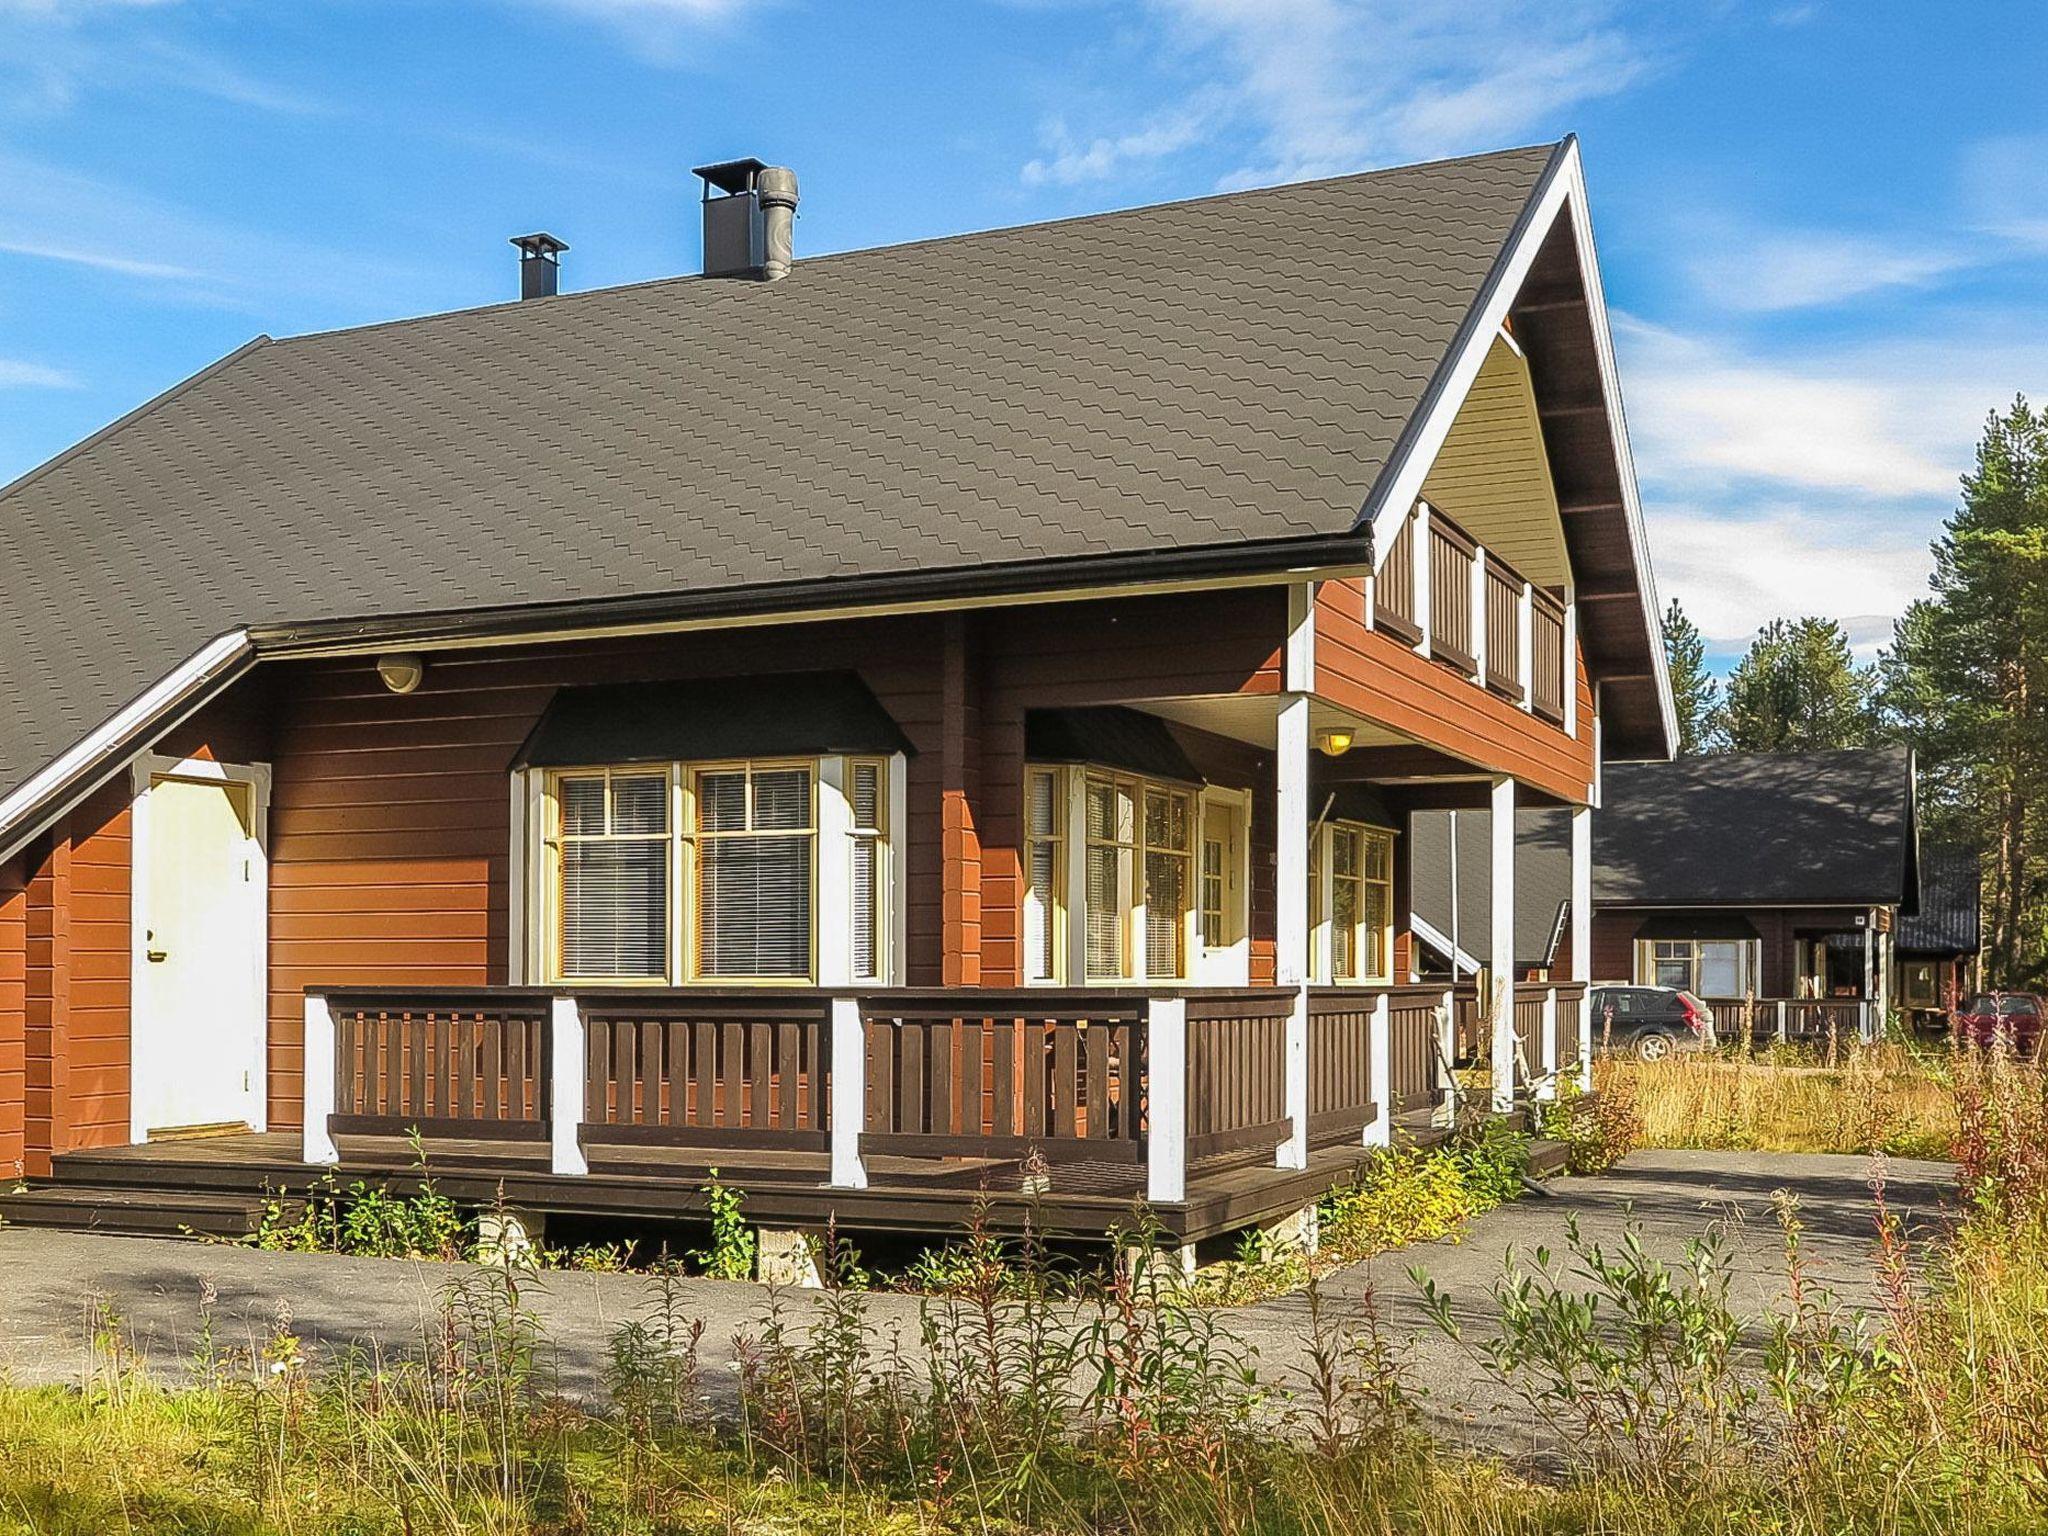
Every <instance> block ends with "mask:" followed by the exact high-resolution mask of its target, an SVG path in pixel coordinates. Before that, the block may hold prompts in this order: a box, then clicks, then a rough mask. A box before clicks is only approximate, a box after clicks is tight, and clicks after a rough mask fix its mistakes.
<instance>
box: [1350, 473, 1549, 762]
mask: <svg viewBox="0 0 2048 1536" xmlns="http://www.w3.org/2000/svg"><path fill="white" fill-rule="evenodd" d="M1372 624H1373V627H1374V628H1375V629H1378V630H1382V631H1384V632H1385V633H1387V634H1388V635H1391V636H1393V637H1394V638H1395V639H1397V640H1399V641H1401V642H1402V643H1403V644H1404V645H1410V646H1413V647H1415V648H1416V649H1418V650H1424V651H1426V652H1427V654H1428V655H1429V656H1431V657H1432V658H1433V659H1435V660H1436V661H1438V662H1440V663H1442V664H1443V665H1444V666H1446V667H1448V668H1450V669H1451V670H1453V671H1455V672H1459V673H1462V674H1464V675H1465V676H1466V677H1467V678H1469V679H1471V680H1472V681H1473V682H1474V683H1476V684H1478V685H1480V686H1481V687H1484V688H1487V689H1489V690H1490V691H1492V692H1494V693H1496V694H1498V695H1500V696H1501V697H1503V698H1506V699H1508V700H1510V701H1512V702H1513V703H1515V704H1517V705H1519V706H1521V707H1522V708H1525V709H1528V710H1530V711H1531V712H1532V713H1535V714H1537V715H1540V716H1542V717H1543V718H1544V719H1546V720H1548V721H1550V722H1551V723H1553V724H1558V725H1562V724H1564V723H1565V721H1566V720H1567V718H1568V716H1569V711H1568V710H1567V709H1566V707H1565V704H1566V700H1567V698H1568V690H1569V689H1570V687H1571V683H1572V677H1571V671H1572V658H1571V656H1570V654H1569V649H1570V648H1569V646H1568V645H1567V644H1566V634H1565V631H1566V627H1567V625H1566V615H1565V608H1564V605H1563V604H1562V603H1560V602H1559V601H1558V599H1557V597H1556V596H1555V595H1554V594H1552V593H1550V592H1548V591H1545V590H1544V589H1543V588H1541V587H1538V586H1535V585H1534V584H1532V583H1531V582H1530V581H1529V580H1528V579H1527V578H1525V577H1524V576H1523V575H1522V574H1521V572H1519V571H1517V570H1516V569H1515V568H1514V566H1512V565H1511V564H1509V563H1508V562H1507V561H1505V560H1503V559H1501V558H1500V557H1499V556H1498V555H1496V554H1495V553H1494V552H1493V551H1491V550H1489V549H1486V548H1484V547H1483V546H1482V545H1480V544H1479V543H1478V541H1477V540H1475V539H1474V538H1473V537H1472V536H1471V535H1470V534H1468V533H1467V532H1466V531H1465V530H1464V529H1463V528H1461V527H1459V526H1458V525H1457V523H1455V522H1453V521H1452V520H1451V519H1450V518H1448V517H1446V516H1444V514H1443V513H1441V512H1439V511H1437V510H1436V509H1435V508H1434V507H1424V506H1421V505H1418V506H1417V507H1416V509H1415V511H1414V512H1413V513H1411V514H1410V515H1409V516H1408V517H1406V518H1404V519H1402V521H1401V526H1400V528H1399V529H1398V530H1397V531H1396V532H1395V535H1394V540H1393V543H1392V545H1391V546H1390V547H1389V549H1388V551H1387V556H1386V558H1385V559H1384V560H1382V561H1381V562H1380V564H1379V569H1378V572H1377V574H1376V575H1375V576H1374V578H1373V583H1372Z"/></svg>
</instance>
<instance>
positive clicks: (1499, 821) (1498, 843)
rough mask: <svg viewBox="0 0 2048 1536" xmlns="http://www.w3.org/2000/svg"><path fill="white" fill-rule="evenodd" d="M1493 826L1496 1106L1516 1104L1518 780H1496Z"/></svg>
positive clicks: (1499, 1110) (1504, 1107) (1499, 1108)
mask: <svg viewBox="0 0 2048 1536" xmlns="http://www.w3.org/2000/svg"><path fill="white" fill-rule="evenodd" d="M1489 809H1490V811H1491V813H1492V814H1491V816H1490V817H1489V820H1490V822H1491V826H1492V832H1493V857H1492V861H1491V867H1492V875H1493V881H1492V896H1491V916H1492V922H1491V924H1490V925H1489V928H1488V938H1489V943H1490V948H1489V949H1488V951H1487V953H1488V955H1489V956H1490V966H1491V979H1492V988H1491V991H1492V996H1491V997H1490V998H1489V999H1488V1006H1489V1007H1490V1009H1491V1010H1492V1019H1493V1108H1494V1112H1495V1113H1496V1114H1506V1113H1507V1112H1508V1111H1509V1110H1511V1109H1513V1108H1514V1107H1515V781H1514V780H1513V779H1512V778H1510V777H1509V776H1508V775H1506V774H1502V775H1501V776H1500V777H1499V778H1497V779H1495V780H1494V781H1493V794H1492V797H1491V800H1490V803H1489Z"/></svg>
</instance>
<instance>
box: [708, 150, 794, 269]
mask: <svg viewBox="0 0 2048 1536" xmlns="http://www.w3.org/2000/svg"><path fill="white" fill-rule="evenodd" d="M691 174H692V175H695V176H700V177H702V178H703V181H704V275H705V276H706V277H759V278H761V279H762V280H764V281H766V282H773V281H775V279H776V278H778V277H787V276H789V265H790V262H791V260H792V259H793V258H794V249H793V247H794V233H795V223H796V199H797V190H796V172H795V171H792V170H788V169H786V168H784V167H782V166H779V165H764V164H762V163H761V162H760V161H759V160H751V159H749V160H727V161H724V162H722V163H721V164H718V165H700V166H698V167H697V169H696V170H695V171H693V172H692V173H691Z"/></svg>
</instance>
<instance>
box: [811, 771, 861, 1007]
mask: <svg viewBox="0 0 2048 1536" xmlns="http://www.w3.org/2000/svg"><path fill="white" fill-rule="evenodd" d="M847 772H848V770H847V764H846V759H845V758H843V757H824V758H820V759H819V760H818V985H819V986H821V987H843V986H846V985H847V984H848V983H850V982H851V981H852V980H853V801H852V800H851V798H850V797H849V794H848V785H847Z"/></svg>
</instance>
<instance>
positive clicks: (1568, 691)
mask: <svg viewBox="0 0 2048 1536" xmlns="http://www.w3.org/2000/svg"><path fill="white" fill-rule="evenodd" d="M1558 649H1559V650H1560V651H1562V652H1563V653H1564V654H1563V660H1562V661H1561V662H1560V663H1559V669H1560V671H1562V673H1563V674H1564V675H1563V676H1562V677H1560V678H1559V679H1558V684H1557V685H1558V687H1559V688H1560V689H1561V690H1562V691H1561V692H1560V693H1559V694H1558V697H1559V698H1561V699H1563V700H1564V733H1565V735H1567V736H1569V737H1571V738H1572V739H1573V740H1574V741H1576V740H1577V739H1578V735H1579V593H1578V588H1577V587H1576V586H1574V585H1573V584H1572V583H1570V582H1567V583H1565V589H1564V642H1563V644H1561V645H1560V646H1559V647H1558ZM1583 979H1584V978H1583V977H1582V978H1581V980H1583Z"/></svg>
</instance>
